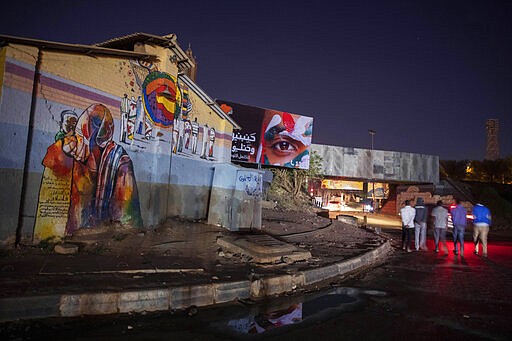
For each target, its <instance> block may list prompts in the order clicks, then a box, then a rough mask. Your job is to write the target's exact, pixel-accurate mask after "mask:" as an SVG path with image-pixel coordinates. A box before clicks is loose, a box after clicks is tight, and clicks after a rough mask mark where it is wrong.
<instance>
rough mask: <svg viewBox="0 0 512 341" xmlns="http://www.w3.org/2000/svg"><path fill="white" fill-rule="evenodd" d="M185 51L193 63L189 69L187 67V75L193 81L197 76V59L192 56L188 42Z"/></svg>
mask: <svg viewBox="0 0 512 341" xmlns="http://www.w3.org/2000/svg"><path fill="white" fill-rule="evenodd" d="M185 53H186V54H187V57H188V58H189V59H190V61H191V62H192V64H193V66H192V67H191V68H190V69H188V72H187V76H188V78H190V79H192V80H193V81H194V82H195V81H196V76H197V61H196V58H195V57H194V54H193V53H192V48H191V47H190V44H188V49H187V51H185Z"/></svg>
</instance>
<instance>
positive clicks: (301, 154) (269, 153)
mask: <svg viewBox="0 0 512 341" xmlns="http://www.w3.org/2000/svg"><path fill="white" fill-rule="evenodd" d="M312 133H313V118H311V117H306V116H300V115H294V114H290V113H287V112H275V111H267V112H266V113H265V118H264V121H263V131H262V137H263V138H262V141H261V143H260V147H259V150H258V156H257V160H261V163H262V164H265V165H274V166H284V167H292V168H301V169H309V147H310V146H311V137H312Z"/></svg>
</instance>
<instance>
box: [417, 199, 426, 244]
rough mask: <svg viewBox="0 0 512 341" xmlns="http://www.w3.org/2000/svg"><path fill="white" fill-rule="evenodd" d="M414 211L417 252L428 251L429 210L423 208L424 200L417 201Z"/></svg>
mask: <svg viewBox="0 0 512 341" xmlns="http://www.w3.org/2000/svg"><path fill="white" fill-rule="evenodd" d="M414 209H415V210H416V215H415V216H414V246H415V248H416V251H419V250H420V249H421V250H423V251H427V250H428V249H427V208H426V207H425V206H423V198H418V199H416V205H415V206H414Z"/></svg>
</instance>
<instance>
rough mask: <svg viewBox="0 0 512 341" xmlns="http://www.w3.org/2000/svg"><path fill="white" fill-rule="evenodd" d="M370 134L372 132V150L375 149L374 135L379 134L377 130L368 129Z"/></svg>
mask: <svg viewBox="0 0 512 341" xmlns="http://www.w3.org/2000/svg"><path fill="white" fill-rule="evenodd" d="M368 134H370V136H371V137H372V150H373V137H374V136H375V134H377V132H376V131H375V130H371V129H368Z"/></svg>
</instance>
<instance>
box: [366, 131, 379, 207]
mask: <svg viewBox="0 0 512 341" xmlns="http://www.w3.org/2000/svg"><path fill="white" fill-rule="evenodd" d="M376 133H377V132H376V131H375V130H371V129H368V134H370V136H371V138H372V149H371V154H372V209H373V211H374V213H375V178H374V177H373V138H374V136H375V134H376Z"/></svg>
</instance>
